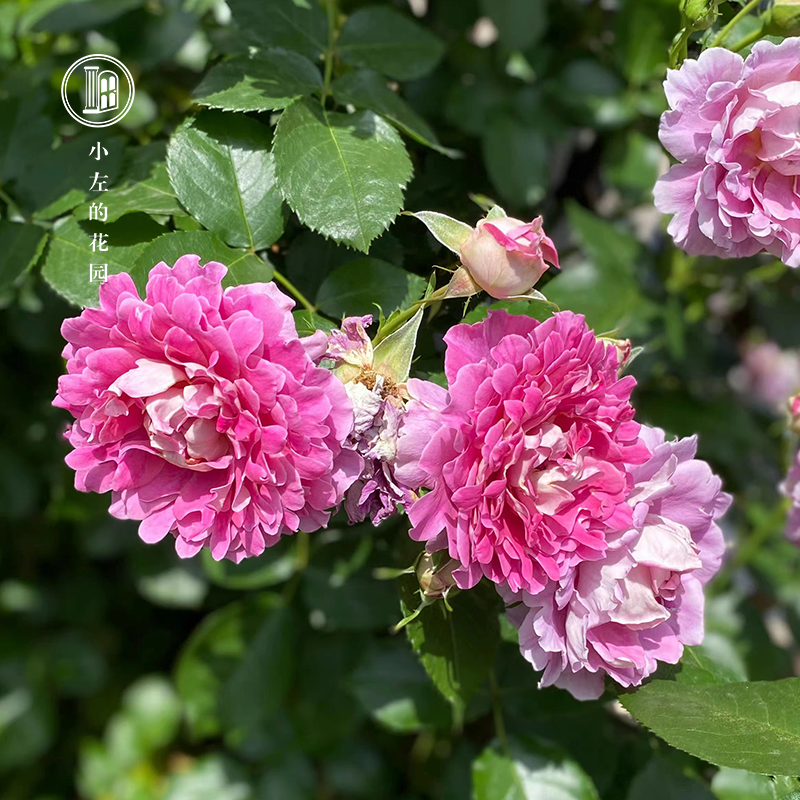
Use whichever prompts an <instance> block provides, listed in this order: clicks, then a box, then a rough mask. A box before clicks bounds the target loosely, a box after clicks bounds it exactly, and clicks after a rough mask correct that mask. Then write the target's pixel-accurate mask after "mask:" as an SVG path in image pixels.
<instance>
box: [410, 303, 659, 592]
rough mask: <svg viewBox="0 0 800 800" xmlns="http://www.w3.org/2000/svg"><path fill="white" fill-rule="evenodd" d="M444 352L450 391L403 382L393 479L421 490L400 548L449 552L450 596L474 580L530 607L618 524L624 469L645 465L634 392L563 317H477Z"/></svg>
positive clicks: (604, 544) (627, 521) (600, 551)
mask: <svg viewBox="0 0 800 800" xmlns="http://www.w3.org/2000/svg"><path fill="white" fill-rule="evenodd" d="M445 341H446V343H447V352H446V355H445V373H446V375H447V379H448V383H449V386H450V389H449V392H448V391H446V390H444V389H442V388H441V387H438V386H436V385H434V384H432V383H427V382H424V381H418V380H411V381H409V383H408V390H409V394H410V395H411V396H412V398H414V400H413V401H412V402H411V403H410V404H409V406H408V409H407V412H406V415H405V416H404V418H403V422H402V425H401V430H400V444H399V448H398V458H397V468H396V471H395V474H396V476H397V478H398V480H399V481H401V482H402V483H404V484H405V485H408V486H410V487H411V488H412V489H418V488H420V487H426V488H429V489H430V491H429V492H427V494H423V495H422V496H421V497H420V499H419V500H417V501H416V502H415V503H414V505H413V506H412V507H411V510H410V512H409V516H410V519H411V523H412V526H413V527H412V530H411V536H412V538H414V539H416V540H418V541H424V542H427V549H428V551H430V552H433V551H436V550H442V549H447V550H448V551H449V554H450V556H451V558H454V559H456V560H457V561H458V562H459V564H460V566H459V567H458V568H457V569H456V570H455V571H454V572H453V577H454V579H455V581H456V583H457V584H458V585H459V586H460V587H461V588H462V589H468V588H470V587H472V586H474V585H475V583H477V582H478V581H479V580H480V578H481V577H482V576H486V577H487V578H489V579H490V580H492V581H494V582H495V583H497V584H504V585H507V586H508V587H509V588H510V589H511V590H512V591H519V590H522V589H524V590H526V591H528V592H530V593H532V594H535V593H537V592H539V591H541V590H542V589H543V588H544V587H545V586H546V585H547V584H548V583H549V582H552V581H558V580H561V579H563V578H564V577H565V576H566V575H567V574H568V573H569V572H570V571H571V570H572V569H573V568H574V567H575V566H576V565H578V564H580V563H582V562H584V561H595V560H598V559H601V558H602V557H603V556H604V555H605V553H606V550H607V548H608V542H609V538H610V537H611V536H612V535H613V534H615V533H617V532H618V531H620V530H626V529H627V528H629V527H630V525H631V520H632V510H631V508H630V506H629V505H628V504H627V502H626V498H627V497H628V494H629V492H630V489H631V486H632V483H631V479H630V477H629V474H628V472H627V469H626V464H636V463H641V462H642V461H644V460H646V459H647V458H648V457H649V451H648V450H647V448H646V447H645V446H644V444H642V442H640V440H639V425H638V423H636V422H634V421H633V408H632V407H631V405H630V402H629V399H630V393H631V390H632V389H633V386H634V384H635V381H634V379H633V378H631V377H625V378H619V377H618V374H617V370H618V361H617V349H616V347H615V346H614V345H613V344H608V343H606V342H603V341H601V340H598V339H597V338H596V337H595V335H594V333H593V332H592V331H591V330H589V329H588V327H587V326H586V322H585V321H584V318H583V317H581V316H577V315H575V314H573V313H571V312H569V311H562V312H560V313H558V314H556V315H554V316H553V317H551V318H550V319H548V320H547V321H545V322H542V323H539V322H537V321H536V320H534V319H531V318H530V317H525V316H512V315H510V314H507V313H506V312H504V311H497V312H490V315H489V317H488V319H486V320H485V321H484V322H479V323H477V324H475V325H457V326H456V327H454V328H451V329H450V331H449V332H448V333H447V335H446V336H445Z"/></svg>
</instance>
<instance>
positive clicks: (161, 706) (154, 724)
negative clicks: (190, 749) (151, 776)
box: [122, 675, 182, 752]
mask: <svg viewBox="0 0 800 800" xmlns="http://www.w3.org/2000/svg"><path fill="white" fill-rule="evenodd" d="M122 710H123V713H124V714H125V716H126V717H127V718H128V719H129V720H130V721H131V723H132V724H133V727H134V730H135V732H136V737H137V739H138V741H139V744H140V746H141V747H142V749H143V750H144V751H145V752H155V751H156V750H158V749H160V748H162V747H166V746H167V745H168V744H170V743H171V742H172V741H173V739H175V737H176V736H177V735H178V731H179V730H180V725H181V712H182V709H181V701H180V698H179V697H178V695H177V693H176V692H175V689H174V688H173V686H172V684H171V683H170V682H169V681H168V680H167V679H166V678H164V677H162V676H160V675H149V676H147V677H144V678H139V679H138V680H137V681H136V683H134V684H132V685H131V686H129V687H128V688H127V689H126V690H125V694H124V695H123V697H122Z"/></svg>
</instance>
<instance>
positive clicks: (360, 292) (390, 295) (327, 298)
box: [316, 258, 425, 319]
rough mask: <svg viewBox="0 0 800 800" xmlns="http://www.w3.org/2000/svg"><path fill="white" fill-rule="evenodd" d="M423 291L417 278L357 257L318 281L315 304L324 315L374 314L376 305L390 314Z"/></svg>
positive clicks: (406, 304) (422, 281)
mask: <svg viewBox="0 0 800 800" xmlns="http://www.w3.org/2000/svg"><path fill="white" fill-rule="evenodd" d="M424 290H425V281H424V279H423V278H421V277H420V276H419V275H412V274H411V273H410V272H406V271H405V270H402V269H400V267H395V266H394V264H388V263H387V262H385V261H380V260H379V259H377V258H361V259H359V260H358V261H351V262H350V263H349V264H345V265H344V266H342V267H339V268H338V269H335V270H334V271H333V272H332V273H331V274H330V275H328V277H327V278H325V280H324V281H323V282H322V286H320V287H319V292H317V299H316V304H317V306H319V308H320V309H321V310H322V311H324V312H325V313H326V314H328V316H330V317H333V318H334V319H336V318H341V317H344V316H348V315H364V314H374V313H375V312H376V310H377V309H376V308H375V306H376V305H378V306H379V307H380V308H381V309H382V310H383V313H384V314H391V313H392V311H395V310H396V309H398V308H404V307H406V306H408V305H409V304H410V303H411V302H413V301H414V300H416V299H418V298H419V297H420V296H421V295H422V292H423V291H424Z"/></svg>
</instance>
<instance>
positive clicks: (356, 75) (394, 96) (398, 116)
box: [331, 69, 462, 158]
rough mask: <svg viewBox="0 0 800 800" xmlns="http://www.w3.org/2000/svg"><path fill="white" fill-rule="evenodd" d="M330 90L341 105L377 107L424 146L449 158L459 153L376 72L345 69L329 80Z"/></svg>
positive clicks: (459, 154) (373, 108)
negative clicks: (442, 139)
mask: <svg viewBox="0 0 800 800" xmlns="http://www.w3.org/2000/svg"><path fill="white" fill-rule="evenodd" d="M331 92H332V93H333V97H334V99H335V100H336V102H337V103H340V104H341V105H353V106H355V107H356V108H366V109H371V110H372V111H377V112H378V113H379V114H380V115H381V116H384V117H386V119H388V120H389V121H390V122H392V123H394V124H395V125H396V126H397V127H398V128H399V129H400V130H401V131H403V133H405V134H406V135H408V136H410V137H411V138H412V139H415V140H416V141H418V142H419V143H420V144H423V145H425V146H426V147H430V148H432V149H433V150H436V151H438V152H439V153H442V154H443V155H446V156H449V157H450V158H458V157H460V156H461V155H462V154H461V153H460V152H459V151H458V150H450V149H448V148H446V147H442V146H441V144H439V140H438V139H437V138H436V134H435V133H434V131H433V129H432V128H431V127H430V125H428V123H427V122H425V120H424V119H422V117H420V116H419V115H418V114H417V112H416V111H414V109H413V108H411V106H409V105H408V103H406V101H405V100H403V98H402V97H401V96H400V95H399V94H398V93H397V92H393V91H392V90H391V89H390V88H389V87H388V86H387V85H386V81H385V79H384V78H382V77H381V76H380V75H379V74H378V73H377V72H373V71H372V70H366V69H360V70H353V71H352V72H347V73H345V74H344V75H342V77H341V78H337V79H336V80H335V81H334V82H333V84H332V85H331Z"/></svg>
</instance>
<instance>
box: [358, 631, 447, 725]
mask: <svg viewBox="0 0 800 800" xmlns="http://www.w3.org/2000/svg"><path fill="white" fill-rule="evenodd" d="M350 689H351V691H352V692H353V694H355V696H356V697H357V698H358V700H359V702H360V703H361V705H362V706H363V707H364V708H365V710H366V711H367V712H369V714H370V715H371V716H372V717H373V718H374V719H375V720H376V721H377V722H379V723H380V724H381V725H383V726H384V727H385V728H388V729H389V730H390V731H393V732H395V733H414V732H416V731H421V730H424V729H426V728H447V727H448V726H449V725H450V720H451V715H450V708H449V707H448V705H447V703H446V702H445V701H444V699H443V698H442V696H441V695H440V694H439V693H438V692H437V691H436V689H435V687H434V686H433V684H432V683H431V682H430V679H429V678H428V676H427V675H426V674H425V670H424V669H422V667H421V666H420V665H419V662H418V661H417V659H416V657H415V656H414V654H413V653H412V652H411V649H410V648H409V646H408V643H407V642H404V641H403V640H402V639H398V638H394V639H379V640H377V641H375V642H373V644H372V647H370V649H369V650H368V651H367V653H366V654H365V655H364V657H363V659H362V660H361V662H360V664H359V666H358V667H357V668H356V670H355V672H354V673H353V675H352V677H351V678H350Z"/></svg>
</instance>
